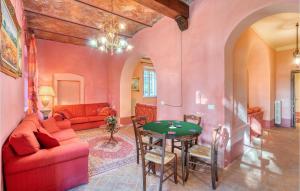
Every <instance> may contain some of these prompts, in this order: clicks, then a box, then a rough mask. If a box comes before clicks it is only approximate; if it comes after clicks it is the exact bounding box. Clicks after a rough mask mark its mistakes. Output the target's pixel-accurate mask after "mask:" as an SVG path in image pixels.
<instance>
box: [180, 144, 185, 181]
mask: <svg viewBox="0 0 300 191" xmlns="http://www.w3.org/2000/svg"><path fill="white" fill-rule="evenodd" d="M181 145H182V149H181V177H182V184H183V185H184V163H185V161H184V144H183V143H181Z"/></svg>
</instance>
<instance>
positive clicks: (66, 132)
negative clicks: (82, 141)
mask: <svg viewBox="0 0 300 191" xmlns="http://www.w3.org/2000/svg"><path fill="white" fill-rule="evenodd" d="M51 135H52V136H53V137H55V138H56V139H57V140H58V141H59V142H61V141H65V140H68V139H72V138H75V137H77V135H76V133H75V131H74V130H73V129H63V130H60V131H57V132H55V133H52V134H51Z"/></svg>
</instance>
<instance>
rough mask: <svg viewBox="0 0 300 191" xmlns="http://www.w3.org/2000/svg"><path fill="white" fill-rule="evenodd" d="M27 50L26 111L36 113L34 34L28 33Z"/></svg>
mask: <svg viewBox="0 0 300 191" xmlns="http://www.w3.org/2000/svg"><path fill="white" fill-rule="evenodd" d="M27 48H28V49H27V50H28V63H27V74H28V111H27V113H37V111H38V106H37V102H38V100H37V88H38V87H37V84H38V76H37V75H38V72H37V58H36V57H37V52H36V38H35V36H34V34H28V39H27Z"/></svg>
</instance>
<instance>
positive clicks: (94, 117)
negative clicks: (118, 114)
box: [88, 115, 107, 122]
mask: <svg viewBox="0 0 300 191" xmlns="http://www.w3.org/2000/svg"><path fill="white" fill-rule="evenodd" d="M106 117H107V116H103V115H98V116H90V117H88V120H89V121H90V122H95V121H104V120H105V118H106Z"/></svg>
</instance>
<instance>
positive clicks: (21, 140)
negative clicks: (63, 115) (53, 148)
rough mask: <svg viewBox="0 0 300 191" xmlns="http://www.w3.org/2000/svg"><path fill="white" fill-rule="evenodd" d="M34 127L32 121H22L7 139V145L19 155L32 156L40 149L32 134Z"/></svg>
mask: <svg viewBox="0 0 300 191" xmlns="http://www.w3.org/2000/svg"><path fill="white" fill-rule="evenodd" d="M33 131H36V127H35V125H34V123H33V122H32V121H22V122H21V123H20V124H19V125H18V127H17V128H16V129H15V130H14V131H13V132H12V134H11V136H10V137H9V144H10V145H11V147H12V148H13V149H14V151H15V152H16V153H17V154H18V155H20V156H23V155H29V154H33V153H35V152H37V151H39V149H40V144H39V142H38V140H37V139H36V137H35V136H34V134H33Z"/></svg>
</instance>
